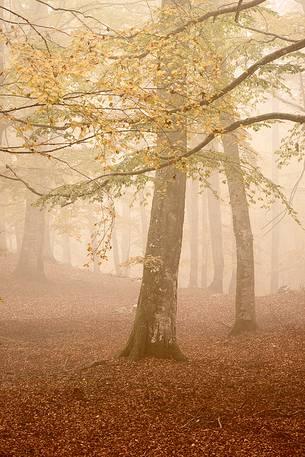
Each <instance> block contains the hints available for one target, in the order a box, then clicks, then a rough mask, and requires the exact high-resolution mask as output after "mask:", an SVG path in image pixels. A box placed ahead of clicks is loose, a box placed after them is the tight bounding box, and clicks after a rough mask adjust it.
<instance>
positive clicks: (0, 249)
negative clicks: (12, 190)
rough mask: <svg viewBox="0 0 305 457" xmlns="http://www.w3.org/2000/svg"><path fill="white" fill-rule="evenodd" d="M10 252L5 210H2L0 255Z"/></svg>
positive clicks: (0, 218)
mask: <svg viewBox="0 0 305 457" xmlns="http://www.w3.org/2000/svg"><path fill="white" fill-rule="evenodd" d="M7 252H8V243H7V237H6V225H5V208H4V207H2V208H1V217H0V255H5V254H7Z"/></svg>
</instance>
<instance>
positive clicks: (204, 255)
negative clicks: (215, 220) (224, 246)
mask: <svg viewBox="0 0 305 457" xmlns="http://www.w3.org/2000/svg"><path fill="white" fill-rule="evenodd" d="M201 235H202V237H201V239H202V245H201V288H202V289H206V288H207V270H208V245H207V198H206V192H204V193H203V194H202V216H201Z"/></svg>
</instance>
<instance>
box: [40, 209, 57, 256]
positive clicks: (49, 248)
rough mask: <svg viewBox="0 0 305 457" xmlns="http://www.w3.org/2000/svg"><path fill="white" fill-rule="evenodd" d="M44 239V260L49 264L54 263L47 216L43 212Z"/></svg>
mask: <svg viewBox="0 0 305 457" xmlns="http://www.w3.org/2000/svg"><path fill="white" fill-rule="evenodd" d="M44 236H45V239H44V254H43V256H44V260H45V261H46V262H49V263H56V259H55V257H54V254H53V246H52V242H51V234H50V221H49V215H48V213H47V212H45V235H44Z"/></svg>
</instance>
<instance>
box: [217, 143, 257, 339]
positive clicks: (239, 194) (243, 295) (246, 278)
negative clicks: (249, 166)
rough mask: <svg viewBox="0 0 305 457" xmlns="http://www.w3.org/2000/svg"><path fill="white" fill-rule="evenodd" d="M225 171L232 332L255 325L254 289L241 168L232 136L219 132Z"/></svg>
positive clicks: (252, 328) (248, 226)
mask: <svg viewBox="0 0 305 457" xmlns="http://www.w3.org/2000/svg"><path fill="white" fill-rule="evenodd" d="M223 146H224V153H225V155H226V156H227V158H228V159H229V160H228V161H225V171H226V176H227V181H228V187H229V195H230V203H231V209H232V218H233V230H234V236H235V241H236V261H237V267H236V298H235V323H234V326H233V328H232V331H231V333H232V334H238V333H241V332H244V331H253V330H255V329H256V316H255V292H254V254H253V235H252V230H251V223H250V216H249V206H248V202H247V195H246V191H245V183H244V179H243V175H242V171H241V165H240V158H239V147H238V145H237V143H236V139H235V136H234V135H233V134H228V135H224V136H223Z"/></svg>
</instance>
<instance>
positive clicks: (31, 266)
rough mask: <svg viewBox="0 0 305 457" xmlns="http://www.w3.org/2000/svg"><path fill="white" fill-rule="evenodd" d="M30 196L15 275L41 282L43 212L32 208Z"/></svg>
mask: <svg viewBox="0 0 305 457" xmlns="http://www.w3.org/2000/svg"><path fill="white" fill-rule="evenodd" d="M33 203H34V200H33V196H32V194H30V192H28V194H27V198H26V209H25V222H24V231H23V240H22V245H21V251H20V256H19V261H18V264H17V267H16V270H15V274H16V275H17V276H18V277H21V278H23V279H31V280H41V279H44V278H45V272H44V258H43V252H44V234H45V214H44V211H43V210H41V209H39V208H35V207H34V206H33Z"/></svg>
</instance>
